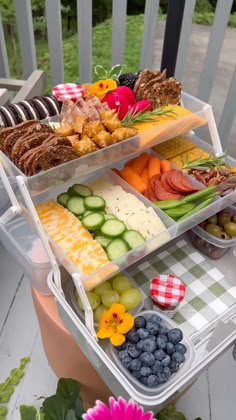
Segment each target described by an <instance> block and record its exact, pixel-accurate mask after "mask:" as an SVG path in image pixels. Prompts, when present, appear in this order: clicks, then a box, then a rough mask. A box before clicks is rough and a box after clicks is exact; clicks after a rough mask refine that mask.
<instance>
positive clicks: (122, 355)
mask: <svg viewBox="0 0 236 420" xmlns="http://www.w3.org/2000/svg"><path fill="white" fill-rule="evenodd" d="M118 356H119V358H120V359H123V358H124V357H127V356H129V353H128V352H127V350H121V351H120V352H119V354H118Z"/></svg>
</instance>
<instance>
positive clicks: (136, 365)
mask: <svg viewBox="0 0 236 420" xmlns="http://www.w3.org/2000/svg"><path fill="white" fill-rule="evenodd" d="M141 367H142V364H141V362H140V360H139V359H133V360H132V362H131V363H130V369H131V370H136V371H140V369H141Z"/></svg>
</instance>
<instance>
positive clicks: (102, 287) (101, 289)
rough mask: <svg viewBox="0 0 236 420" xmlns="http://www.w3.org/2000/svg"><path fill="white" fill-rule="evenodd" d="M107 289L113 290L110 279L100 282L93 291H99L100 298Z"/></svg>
mask: <svg viewBox="0 0 236 420" xmlns="http://www.w3.org/2000/svg"><path fill="white" fill-rule="evenodd" d="M106 290H111V283H109V281H104V283H102V284H99V285H98V286H97V287H95V289H93V291H94V292H95V293H97V295H99V296H100V298H101V297H102V295H103V293H104V292H105V291H106Z"/></svg>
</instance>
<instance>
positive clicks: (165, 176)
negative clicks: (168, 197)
mask: <svg viewBox="0 0 236 420" xmlns="http://www.w3.org/2000/svg"><path fill="white" fill-rule="evenodd" d="M161 186H162V187H163V188H164V189H165V190H166V191H168V192H170V193H172V194H176V193H178V192H179V190H176V189H174V188H172V187H171V185H170V184H169V182H168V174H167V172H165V173H164V174H163V175H162V176H161Z"/></svg>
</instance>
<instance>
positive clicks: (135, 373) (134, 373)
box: [132, 370, 141, 379]
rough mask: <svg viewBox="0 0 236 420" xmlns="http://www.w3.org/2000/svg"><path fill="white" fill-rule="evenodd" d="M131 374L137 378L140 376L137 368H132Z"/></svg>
mask: <svg viewBox="0 0 236 420" xmlns="http://www.w3.org/2000/svg"><path fill="white" fill-rule="evenodd" d="M132 375H133V376H134V377H135V378H136V379H139V378H140V377H141V373H140V371H139V370H133V371H132Z"/></svg>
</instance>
